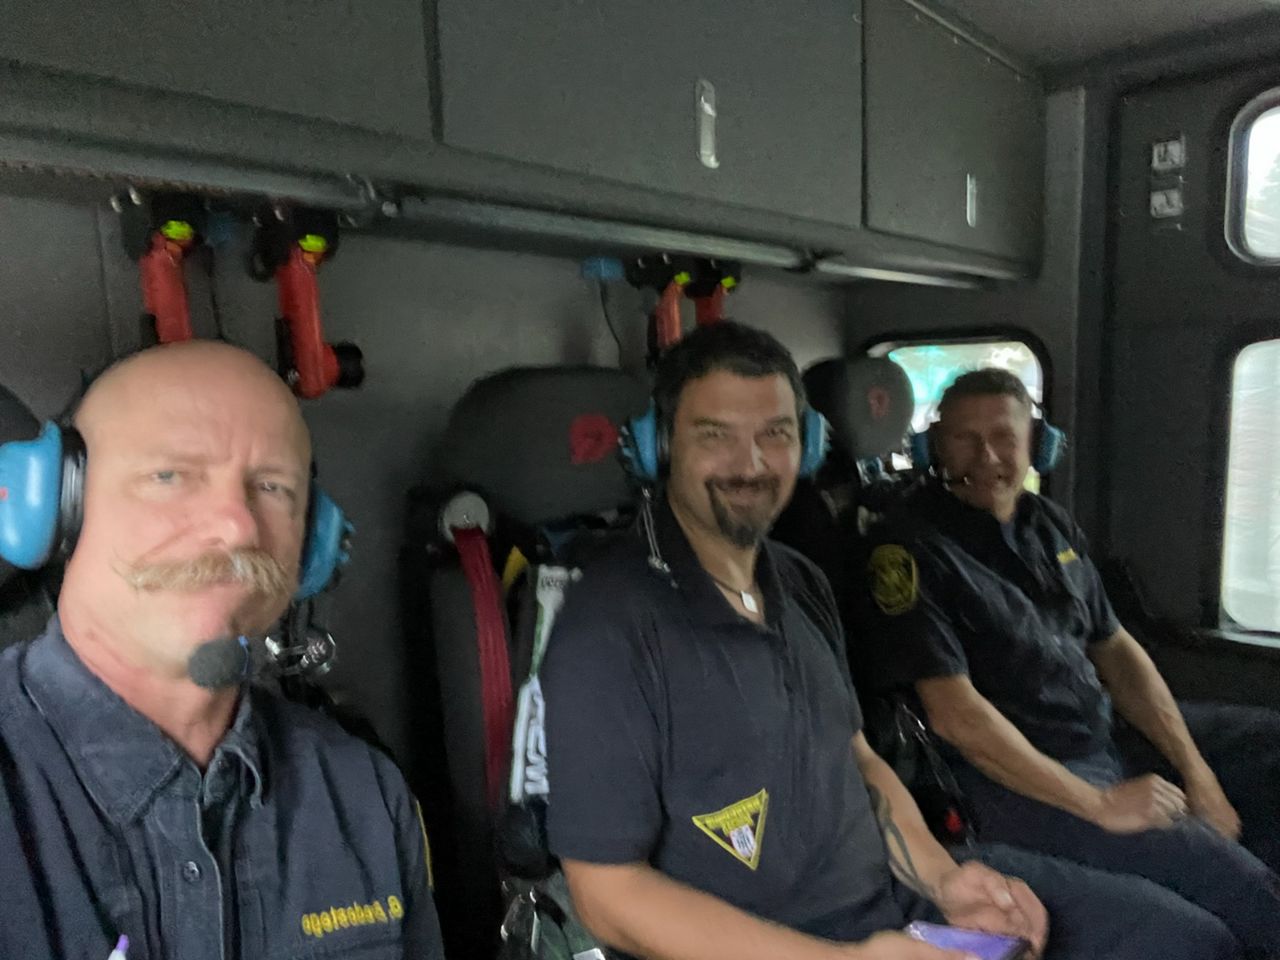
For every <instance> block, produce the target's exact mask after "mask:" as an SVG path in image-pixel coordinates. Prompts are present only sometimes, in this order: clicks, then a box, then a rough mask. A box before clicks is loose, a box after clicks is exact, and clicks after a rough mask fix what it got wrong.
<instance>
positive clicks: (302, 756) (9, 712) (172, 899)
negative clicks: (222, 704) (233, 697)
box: [0, 618, 442, 960]
mask: <svg viewBox="0 0 1280 960" xmlns="http://www.w3.org/2000/svg"><path fill="white" fill-rule="evenodd" d="M428 859H429V853H428V851H427V849H426V838H425V834H424V832H423V828H422V821H421V818H420V814H419V811H418V808H417V804H416V802H415V801H414V799H413V797H412V796H411V795H410V793H409V790H408V788H407V786H406V785H405V783H404V780H403V778H402V777H401V775H400V773H399V771H398V770H397V769H396V767H395V765H394V764H393V763H392V762H391V761H390V760H389V759H388V758H387V757H385V756H383V755H382V754H380V753H379V752H377V751H376V750H374V749H373V748H371V747H369V746H368V745H366V744H364V743H363V742H361V741H359V740H356V739H355V738H353V737H351V736H348V735H347V734H346V733H344V732H343V731H342V730H341V729H340V728H339V727H338V726H337V725H336V724H335V723H334V722H332V721H331V720H329V719H327V718H325V717H322V716H320V715H319V714H316V713H314V712H312V711H309V710H306V709H305V708H302V707H300V706H297V705H295V704H291V703H288V702H286V701H284V700H281V699H279V698H278V697H276V696H274V695H272V694H270V693H268V692H267V691H264V690H259V689H256V688H246V692H245V694H244V695H243V696H242V697H241V699H240V705H239V708H238V710H237V713H236V716H235V720H234V723H233V725H232V727H231V729H230V730H229V731H228V733H227V734H226V736H225V737H224V738H223V740H222V742H221V743H220V744H219V745H218V747H217V749H216V750H215V752H214V755H213V758H212V760H211V762H210V764H209V766H208V769H207V770H206V771H205V772H204V773H203V774H202V773H201V771H200V770H199V768H198V767H197V766H196V765H195V763H193V762H192V761H191V760H190V758H188V757H187V755H186V754H185V753H183V752H182V750H181V749H180V748H179V747H178V746H177V745H176V744H174V743H173V741H171V740H170V739H169V738H168V737H166V736H165V735H164V734H163V733H162V732H161V731H160V729H159V728H158V727H156V726H155V725H154V724H153V723H151V721H149V720H147V719H146V718H145V717H143V716H142V715H141V714H139V713H137V712H136V711H134V710H133V709H132V708H130V707H129V706H128V705H127V704H126V703H125V702H124V701H123V700H121V699H120V698H119V697H118V696H117V695H116V694H115V693H114V692H112V691H111V690H110V689H109V688H108V687H107V686H106V685H105V684H104V683H102V681H101V680H99V679H98V678H97V677H96V676H95V675H93V674H92V673H90V671H89V670H88V669H87V668H86V667H85V666H84V664H83V663H82V662H81V661H80V659H79V657H77V656H76V654H75V652H74V651H73V650H72V649H71V647H70V646H69V645H68V644H67V641H66V639H65V638H64V637H63V635H62V633H61V630H60V628H59V625H58V622H57V619H56V618H55V619H54V620H53V621H52V623H51V624H50V626H49V628H48V630H47V631H46V632H45V633H44V634H43V635H42V636H41V637H40V638H38V639H37V640H35V641H32V642H30V643H24V644H20V645H18V646H16V647H11V648H9V649H7V650H5V651H4V653H3V655H0V903H3V904H4V908H3V914H4V915H3V918H2V919H0V956H3V957H5V958H10V957H12V958H15V960H16V958H18V957H21V958H23V960H106V957H107V954H108V953H109V952H110V951H111V948H112V947H113V946H114V945H115V943H116V938H117V937H118V936H119V935H121V934H124V935H127V936H128V937H129V941H130V947H129V954H128V957H129V960H161V958H167V960H293V958H304V957H305V958H310V957H321V956H326V957H328V956H335V957H336V956H342V957H343V958H350V960H357V958H358V960H400V958H413V960H419V958H423V960H434V958H438V957H441V956H442V953H441V948H440V933H439V926H438V921H437V919H436V912H435V905H434V903H433V902H432V898H431V893H430V889H429V880H428V871H429V866H428Z"/></svg>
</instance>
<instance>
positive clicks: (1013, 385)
mask: <svg viewBox="0 0 1280 960" xmlns="http://www.w3.org/2000/svg"><path fill="white" fill-rule="evenodd" d="M964 397H1013V398H1014V399H1015V400H1017V401H1018V402H1019V403H1021V404H1022V405H1023V406H1024V407H1026V408H1027V412H1030V411H1031V408H1032V407H1033V406H1034V402H1033V401H1032V399H1031V394H1029V393H1027V388H1026V385H1025V384H1024V383H1023V382H1022V380H1021V379H1020V378H1019V377H1018V375H1017V374H1016V373H1010V372H1009V371H1008V370H1001V369H999V368H998V367H983V368H982V369H981V370H970V371H969V372H968V373H962V374H960V376H958V377H956V380H955V382H954V383H953V384H951V386H949V387H947V389H946V390H945V391H944V392H943V394H942V399H941V400H940V401H938V416H940V417H941V416H943V415H945V414H946V412H947V408H948V407H949V406H951V405H952V404H953V403H955V402H956V401H957V400H961V399H963V398H964Z"/></svg>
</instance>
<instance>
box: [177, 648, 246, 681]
mask: <svg viewBox="0 0 1280 960" xmlns="http://www.w3.org/2000/svg"><path fill="white" fill-rule="evenodd" d="M249 643H250V641H249V638H248V637H219V638H218V639H216V640H208V641H206V642H205V643H202V644H200V646H198V647H196V649H195V652H194V653H192V654H191V657H190V659H188V660H187V676H189V677H190V678H191V680H192V682H194V683H195V684H196V686H199V687H204V688H205V689H206V690H223V689H225V688H227V687H236V686H239V685H240V684H242V683H244V681H246V680H248V679H249V677H250V676H251V675H252V674H253V670H254V657H253V654H252V653H251V652H250V649H249Z"/></svg>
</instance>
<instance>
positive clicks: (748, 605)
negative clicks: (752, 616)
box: [738, 590, 760, 613]
mask: <svg viewBox="0 0 1280 960" xmlns="http://www.w3.org/2000/svg"><path fill="white" fill-rule="evenodd" d="M738 596H739V597H740V598H741V599H742V606H743V608H744V609H745V610H746V611H747V613H759V612H760V606H759V604H757V603H756V598H755V597H753V596H752V595H751V594H749V593H747V591H745V590H743V591H742V592H741V593H739V594H738Z"/></svg>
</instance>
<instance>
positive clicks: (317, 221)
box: [252, 207, 364, 400]
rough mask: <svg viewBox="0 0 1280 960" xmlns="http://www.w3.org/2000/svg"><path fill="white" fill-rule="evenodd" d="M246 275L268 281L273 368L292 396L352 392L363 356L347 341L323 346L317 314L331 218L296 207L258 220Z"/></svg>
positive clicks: (333, 229)
mask: <svg viewBox="0 0 1280 960" xmlns="http://www.w3.org/2000/svg"><path fill="white" fill-rule="evenodd" d="M258 224H259V226H258V230H257V233H256V235H255V240H254V253H253V263H252V271H253V274H254V276H255V277H257V278H258V279H259V280H267V279H270V278H274V279H275V282H276V289H277V292H278V294H279V304H280V316H279V317H278V318H277V322H276V347H277V351H276V365H277V369H278V370H279V373H280V376H282V377H283V378H284V379H285V380H286V381H287V382H288V383H289V385H290V386H291V387H292V388H293V392H294V393H296V394H297V395H298V396H300V397H303V398H305V399H309V400H310V399H315V398H316V397H321V396H323V395H324V394H325V393H327V392H328V391H329V390H331V389H333V388H334V387H338V388H340V389H354V388H355V387H358V386H360V384H361V383H363V382H364V355H363V354H362V353H361V352H360V348H359V347H357V346H356V345H355V344H352V343H329V342H327V341H326V340H325V338H324V323H323V320H322V318H321V314H320V286H319V283H318V281H317V273H318V271H319V269H320V265H321V264H322V263H324V262H325V261H326V260H328V259H329V258H331V257H332V256H333V255H334V253H335V252H336V251H337V248H338V219H337V216H336V215H335V214H332V213H328V212H325V211H321V210H309V209H306V208H302V207H298V208H294V209H292V210H288V211H285V210H283V209H273V210H271V211H267V212H265V213H263V214H261V215H260V216H259V218H258Z"/></svg>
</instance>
